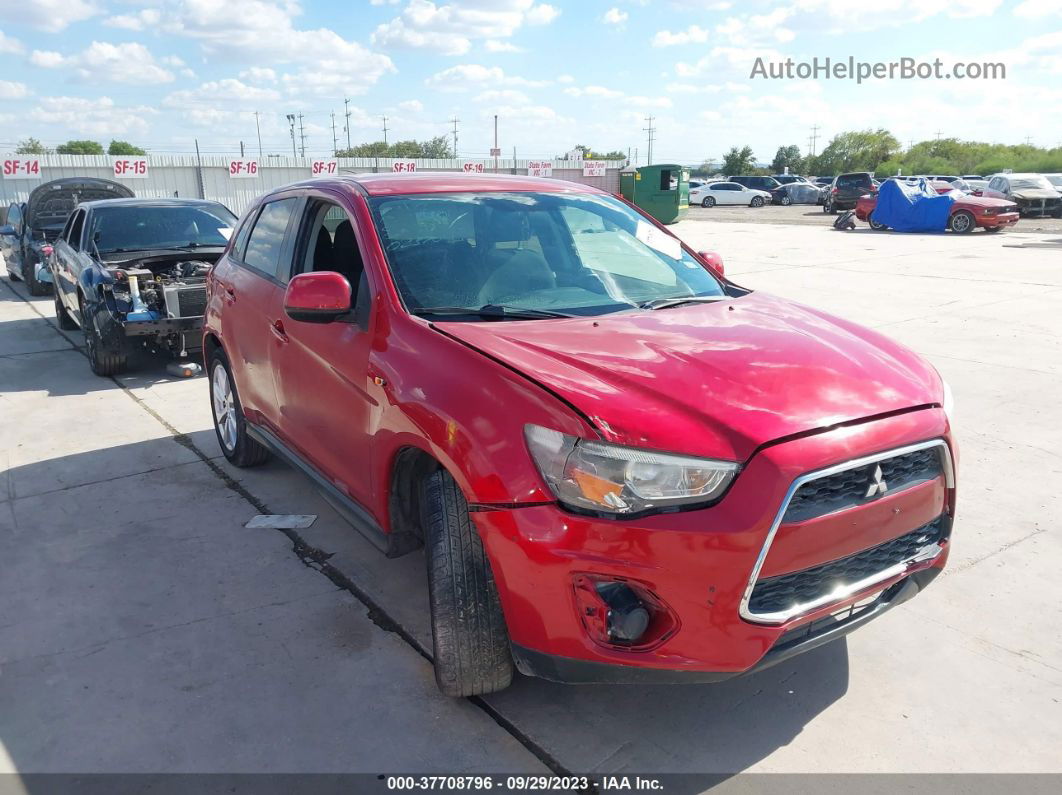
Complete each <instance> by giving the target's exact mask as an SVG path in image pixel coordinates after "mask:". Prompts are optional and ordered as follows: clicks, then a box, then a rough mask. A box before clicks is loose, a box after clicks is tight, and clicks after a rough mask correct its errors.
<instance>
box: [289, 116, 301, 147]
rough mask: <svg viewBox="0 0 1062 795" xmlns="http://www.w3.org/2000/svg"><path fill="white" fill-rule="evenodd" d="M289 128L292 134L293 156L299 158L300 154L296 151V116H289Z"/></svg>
mask: <svg viewBox="0 0 1062 795" xmlns="http://www.w3.org/2000/svg"><path fill="white" fill-rule="evenodd" d="M288 128H289V131H290V132H291V156H292V157H298V156H299V155H298V153H297V152H296V151H295V114H294V113H289V114H288Z"/></svg>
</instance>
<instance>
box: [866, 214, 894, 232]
mask: <svg viewBox="0 0 1062 795" xmlns="http://www.w3.org/2000/svg"><path fill="white" fill-rule="evenodd" d="M867 223H868V224H870V228H871V229H873V230H874V231H875V232H880V231H882V230H884V229H888V228H889V227H887V226H885V224H879V223H878V222H877V221H875V220H874V214H873V213H871V214H870V215H868V216H867Z"/></svg>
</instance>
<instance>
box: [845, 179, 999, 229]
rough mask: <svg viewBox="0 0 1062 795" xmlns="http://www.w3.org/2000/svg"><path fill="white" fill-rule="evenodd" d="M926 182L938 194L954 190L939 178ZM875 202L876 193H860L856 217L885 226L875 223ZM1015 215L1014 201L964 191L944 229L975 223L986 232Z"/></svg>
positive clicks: (876, 226) (880, 226)
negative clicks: (862, 194)
mask: <svg viewBox="0 0 1062 795" xmlns="http://www.w3.org/2000/svg"><path fill="white" fill-rule="evenodd" d="M928 184H929V187H931V188H933V189H934V190H935V191H936V192H937V193H940V194H944V193H950V192H951V191H953V190H955V186H954V185H952V184H951V183H950V182H944V181H943V180H928ZM877 204H878V197H877V195H871V194H867V195H865V196H860V197H859V201H858V202H856V208H855V214H856V218H858V219H859V220H860V221H866V222H867V223H868V224H870V228H871V229H878V230H881V229H888V227H887V226H885V225H884V224H879V223H877V222H876V221H875V220H874V208H875V207H877ZM1019 218H1020V216H1019V214H1018V206H1017V205H1016V204H1014V202H1011V201H1006V200H1005V199H991V198H987V197H983V196H971V195H969V194H966V195H964V196H963V197H962V198H959V199H956V200H955V203H954V204H952V206H951V215H950V217H949V218H948V229H950V230H951V231H952V232H957V233H959V234H966V233H967V232H972V231H973V230H974V229H975V228H977V227H981V228H982V229H984V230H985V231H986V232H998V231H1000V230H1001V229H1005V228H1006V227H1008V226H1013V225H1014V224H1016V223H1018V219H1019Z"/></svg>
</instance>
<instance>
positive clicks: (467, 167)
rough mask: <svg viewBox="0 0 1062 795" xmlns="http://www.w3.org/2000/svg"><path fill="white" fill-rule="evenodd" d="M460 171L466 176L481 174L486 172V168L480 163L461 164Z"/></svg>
mask: <svg viewBox="0 0 1062 795" xmlns="http://www.w3.org/2000/svg"><path fill="white" fill-rule="evenodd" d="M461 170H462V171H464V172H465V173H466V174H482V173H483V172H484V171H486V170H487V169H486V167H485V166H484V165H483V164H482V163H474V162H471V161H469V162H467V163H462V164H461Z"/></svg>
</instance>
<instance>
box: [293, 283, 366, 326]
mask: <svg viewBox="0 0 1062 795" xmlns="http://www.w3.org/2000/svg"><path fill="white" fill-rule="evenodd" d="M349 311H350V282H348V281H347V278H346V277H345V276H344V275H343V274H341V273H335V272H333V271H322V272H320V273H300V274H299V275H298V276H296V277H295V278H294V279H292V280H291V281H290V282H288V289H287V290H285V291H284V313H285V314H286V315H287V316H288V317H290V318H291V319H292V320H298V321H301V322H303V323H332V322H333V321H335V320H337V319H338V318H339V317H341V316H342V315H345V314H346V313H347V312H349Z"/></svg>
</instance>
